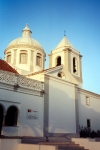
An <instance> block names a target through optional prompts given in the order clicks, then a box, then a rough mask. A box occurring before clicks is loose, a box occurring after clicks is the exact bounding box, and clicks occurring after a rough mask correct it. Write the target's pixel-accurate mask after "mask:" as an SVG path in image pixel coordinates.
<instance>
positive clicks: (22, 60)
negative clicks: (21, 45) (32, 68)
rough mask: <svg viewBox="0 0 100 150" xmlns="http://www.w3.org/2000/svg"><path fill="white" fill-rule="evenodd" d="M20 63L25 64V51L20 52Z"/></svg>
mask: <svg viewBox="0 0 100 150" xmlns="http://www.w3.org/2000/svg"><path fill="white" fill-rule="evenodd" d="M20 63H21V64H27V54H25V53H21V54H20Z"/></svg>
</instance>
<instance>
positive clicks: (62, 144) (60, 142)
mask: <svg viewBox="0 0 100 150" xmlns="http://www.w3.org/2000/svg"><path fill="white" fill-rule="evenodd" d="M21 143H27V144H40V145H53V146H58V150H88V149H84V147H82V146H79V144H75V143H74V142H72V141H71V140H69V139H66V138H64V137H60V138H59V137H56V138H55V137H49V141H48V142H46V139H45V137H42V138H24V139H22V141H21Z"/></svg>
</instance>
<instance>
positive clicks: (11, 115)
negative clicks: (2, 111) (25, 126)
mask: <svg viewBox="0 0 100 150" xmlns="http://www.w3.org/2000/svg"><path fill="white" fill-rule="evenodd" d="M17 120H18V109H17V108H16V107H15V106H10V107H9V108H8V110H7V114H6V118H5V126H16V125H17Z"/></svg>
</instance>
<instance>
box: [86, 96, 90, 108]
mask: <svg viewBox="0 0 100 150" xmlns="http://www.w3.org/2000/svg"><path fill="white" fill-rule="evenodd" d="M86 105H88V106H90V98H89V97H88V96H86Z"/></svg>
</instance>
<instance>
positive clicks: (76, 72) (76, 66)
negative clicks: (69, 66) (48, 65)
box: [73, 57, 78, 74]
mask: <svg viewBox="0 0 100 150" xmlns="http://www.w3.org/2000/svg"><path fill="white" fill-rule="evenodd" d="M73 73H75V74H78V61H77V59H76V58H75V57H74V58H73Z"/></svg>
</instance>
